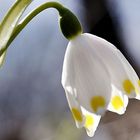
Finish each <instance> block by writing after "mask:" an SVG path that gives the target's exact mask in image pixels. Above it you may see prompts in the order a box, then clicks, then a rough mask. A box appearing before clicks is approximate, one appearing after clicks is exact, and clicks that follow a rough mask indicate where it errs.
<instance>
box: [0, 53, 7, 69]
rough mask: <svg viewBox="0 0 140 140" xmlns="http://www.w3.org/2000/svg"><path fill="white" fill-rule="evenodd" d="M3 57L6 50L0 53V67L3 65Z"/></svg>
mask: <svg viewBox="0 0 140 140" xmlns="http://www.w3.org/2000/svg"><path fill="white" fill-rule="evenodd" d="M5 57H6V51H5V52H4V53H3V54H2V56H1V57H0V67H1V66H2V65H3V63H4V60H5Z"/></svg>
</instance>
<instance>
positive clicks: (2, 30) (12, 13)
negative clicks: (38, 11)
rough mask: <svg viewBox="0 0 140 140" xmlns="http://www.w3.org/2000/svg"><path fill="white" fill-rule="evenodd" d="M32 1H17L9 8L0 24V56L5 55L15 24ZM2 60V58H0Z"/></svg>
mask: <svg viewBox="0 0 140 140" xmlns="http://www.w3.org/2000/svg"><path fill="white" fill-rule="evenodd" d="M32 1H33V0H17V1H16V2H15V4H14V5H13V6H12V7H11V8H10V10H9V11H8V13H7V15H6V16H5V17H4V19H3V21H2V22H1V24H0V56H1V55H2V54H3V53H5V50H6V49H5V47H6V45H7V42H8V40H9V39H10V37H11V36H12V33H13V32H14V29H15V27H16V26H17V23H18V21H19V19H20V17H21V16H22V14H23V12H24V10H25V9H26V7H27V6H28V5H29V4H30V3H31V2H32ZM0 59H2V58H0Z"/></svg>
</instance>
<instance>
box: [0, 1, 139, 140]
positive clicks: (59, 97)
mask: <svg viewBox="0 0 140 140" xmlns="http://www.w3.org/2000/svg"><path fill="white" fill-rule="evenodd" d="M14 1H15V0H6V1H5V0H0V20H2V18H3V16H4V15H5V13H6V11H7V10H8V9H9V7H10V6H11V5H12V3H13V2H14ZM46 1H48V0H35V1H33V3H32V4H31V5H30V6H29V7H28V9H27V10H26V12H25V14H24V16H25V15H26V14H27V13H28V12H29V11H31V10H32V9H33V8H35V7H36V6H38V5H40V4H41V3H43V2H46ZM59 2H61V3H62V4H64V5H65V6H67V7H68V8H69V9H71V10H72V11H73V12H74V13H75V14H76V15H77V17H78V18H79V19H80V21H81V23H82V25H83V28H84V32H90V33H93V34H96V35H98V36H100V37H103V38H105V39H107V40H108V41H110V42H112V43H113V44H114V45H116V47H118V48H119V49H120V50H121V51H122V52H123V54H124V55H125V56H126V57H127V59H128V60H129V61H130V63H131V64H132V65H133V67H134V68H135V70H136V71H137V73H138V74H140V55H139V52H140V39H139V37H140V8H139V5H140V1H139V0H135V1H132V0H123V1H118V0H76V1H75V0H69V1H65V0H59ZM67 43H68V41H67V40H66V39H65V38H64V37H63V35H62V34H61V32H60V29H59V25H58V13H57V11H56V10H54V9H48V10H45V11H44V12H42V13H40V14H39V15H38V16H37V17H36V18H34V19H33V20H32V21H31V22H30V23H29V24H28V26H27V27H26V28H25V29H24V30H23V31H22V32H21V33H20V35H19V36H18V37H17V38H16V39H15V40H14V42H13V43H12V44H11V46H10V48H9V49H8V53H7V57H6V61H5V64H4V66H3V67H2V68H1V70H0V140H89V139H92V140H132V139H133V140H139V139H140V121H139V118H140V107H139V106H140V103H139V101H136V100H130V102H129V106H128V109H127V111H126V114H125V115H122V116H119V115H116V114H113V113H110V112H107V113H106V115H105V116H104V117H103V118H102V121H101V123H100V125H99V127H98V130H97V131H96V133H95V136H94V137H93V138H89V137H88V136H87V135H86V132H85V130H83V129H77V128H76V126H75V124H74V121H73V118H72V115H71V113H70V111H69V108H68V104H67V101H66V98H65V93H64V90H63V88H62V85H61V71H62V64H63V58H64V54H65V49H66V46H67Z"/></svg>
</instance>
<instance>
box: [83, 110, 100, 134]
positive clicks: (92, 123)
mask: <svg viewBox="0 0 140 140" xmlns="http://www.w3.org/2000/svg"><path fill="white" fill-rule="evenodd" d="M82 112H83V114H84V116H85V118H86V121H85V125H84V127H85V129H86V131H87V135H88V136H89V137H93V136H94V133H95V131H96V129H97V127H98V124H99V122H100V118H101V116H100V115H96V114H93V113H90V112H88V111H87V110H86V109H84V108H82Z"/></svg>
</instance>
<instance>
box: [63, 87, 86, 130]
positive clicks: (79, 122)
mask: <svg viewBox="0 0 140 140" xmlns="http://www.w3.org/2000/svg"><path fill="white" fill-rule="evenodd" d="M70 90H72V89H71V88H69V91H68V90H66V91H65V92H66V97H67V101H68V104H69V107H70V110H71V112H72V115H73V118H74V120H75V123H76V126H77V128H81V127H83V126H84V123H85V118H84V116H83V114H82V110H81V106H80V105H79V103H78V102H77V100H76V98H75V96H74V95H72V94H71V93H72V92H71V91H70Z"/></svg>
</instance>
